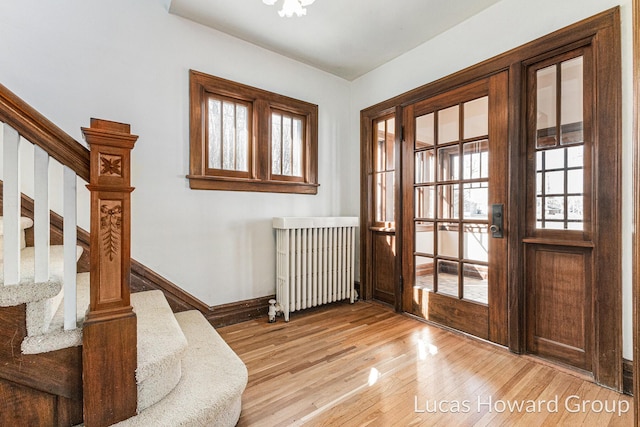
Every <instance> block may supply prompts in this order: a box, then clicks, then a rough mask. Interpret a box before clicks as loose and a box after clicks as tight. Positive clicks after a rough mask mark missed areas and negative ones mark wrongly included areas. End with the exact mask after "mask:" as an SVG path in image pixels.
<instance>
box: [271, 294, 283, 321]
mask: <svg viewBox="0 0 640 427" xmlns="http://www.w3.org/2000/svg"><path fill="white" fill-rule="evenodd" d="M279 311H282V309H281V308H280V304H277V302H276V300H274V299H270V300H269V323H275V321H276V315H277V314H278V312H279Z"/></svg>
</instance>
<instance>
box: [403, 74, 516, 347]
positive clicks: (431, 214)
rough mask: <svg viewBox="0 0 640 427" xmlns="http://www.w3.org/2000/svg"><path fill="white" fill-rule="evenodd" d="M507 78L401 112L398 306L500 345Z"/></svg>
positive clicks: (503, 334)
mask: <svg viewBox="0 0 640 427" xmlns="http://www.w3.org/2000/svg"><path fill="white" fill-rule="evenodd" d="M507 96H508V77H507V73H506V72H502V73H498V74H496V75H493V76H491V77H489V78H486V79H482V80H480V81H477V82H474V83H471V84H468V85H466V86H463V87H461V88H458V89H454V90H451V91H449V92H446V93H443V94H440V95H437V96H435V97H433V98H430V99H427V100H425V101H421V102H418V103H416V104H413V105H410V106H408V107H406V108H405V110H404V113H405V114H404V124H405V140H404V142H403V145H402V149H403V154H402V155H403V162H402V165H403V171H402V174H403V175H402V176H403V181H402V188H403V194H402V196H403V225H402V227H403V236H402V237H403V248H402V250H403V261H402V266H403V278H404V287H403V307H404V310H405V311H407V312H410V313H413V314H415V315H417V316H420V317H424V318H425V319H428V320H431V321H434V322H437V323H440V324H443V325H446V326H448V327H452V328H455V329H459V330H461V331H464V332H467V333H470V334H473V335H475V336H478V337H480V338H483V339H488V340H491V341H493V342H496V343H500V344H503V345H506V344H507V341H508V325H507V280H506V275H507V269H506V266H507V238H506V237H507V234H508V232H509V224H508V223H507V221H506V218H507V217H508V215H507V214H508V210H509V206H508V194H507V177H508V159H507V156H508V140H507V130H508V120H507V118H508V114H507V112H508V108H507Z"/></svg>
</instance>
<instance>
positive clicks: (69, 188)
mask: <svg viewBox="0 0 640 427" xmlns="http://www.w3.org/2000/svg"><path fill="white" fill-rule="evenodd" d="M0 127H1V129H0V142H1V143H2V144H3V151H2V155H3V162H2V166H3V175H4V176H3V178H4V183H3V227H4V267H3V268H4V285H5V286H12V285H13V286H15V285H17V284H19V283H20V277H21V272H20V249H21V233H22V231H21V225H20V217H21V193H22V192H23V191H24V189H23V188H22V187H21V174H22V172H21V170H20V164H21V161H20V156H21V153H22V152H23V151H24V150H23V148H24V147H27V148H29V149H30V148H31V145H33V159H34V160H33V170H34V175H33V194H34V197H33V198H34V243H35V248H34V249H35V257H36V260H35V282H36V283H37V282H44V281H48V280H50V271H49V252H50V251H49V241H50V235H49V230H50V215H51V213H50V200H49V196H48V194H49V187H50V186H51V183H50V182H49V178H48V176H49V173H48V171H49V164H50V163H51V162H54V161H55V162H59V163H60V164H61V165H62V168H63V179H62V181H63V187H64V191H63V193H64V195H63V203H62V204H63V209H62V210H63V212H62V216H63V218H64V224H63V241H64V250H63V252H64V260H65V261H64V264H65V265H64V278H63V283H64V287H65V289H64V295H65V296H66V297H65V298H64V301H65V302H64V313H65V314H64V317H65V321H64V324H65V329H73V328H76V327H77V317H76V312H77V310H76V307H75V304H76V297H75V295H76V288H75V283H76V265H77V258H76V245H77V235H76V231H77V207H78V206H77V202H76V200H77V182H78V178H80V179H81V181H82V180H83V181H84V182H89V185H87V187H88V188H89V190H90V191H91V227H90V228H91V230H90V231H91V237H90V239H91V244H90V270H91V273H90V274H91V277H90V282H91V289H90V294H91V296H90V304H89V309H88V311H87V314H86V317H85V322H84V325H83V349H82V352H83V355H82V358H83V401H84V411H83V412H84V424H85V425H86V426H88V427H93V426H98V427H100V426H106V425H111V424H114V423H116V422H118V421H121V420H124V419H126V418H129V417H131V416H133V415H135V413H136V409H137V390H136V382H135V370H136V366H137V348H136V347H137V344H136V334H137V333H136V317H135V313H134V312H133V309H132V307H131V305H130V299H129V276H130V267H131V265H130V264H131V261H130V246H131V243H130V237H131V233H130V215H131V213H130V193H131V191H132V190H133V188H131V187H130V182H129V181H130V160H129V159H130V151H131V149H132V148H133V145H134V143H135V141H136V139H137V136H135V135H131V134H130V132H129V125H127V124H122V123H115V122H109V121H105V120H97V119H91V127H89V128H83V134H84V136H85V139H86V141H87V143H88V144H89V145H90V147H91V152H90V151H89V150H88V149H87V148H85V147H84V146H83V145H82V144H80V143H78V142H77V141H76V140H74V139H73V138H72V137H70V136H69V135H67V134H66V133H65V132H64V131H62V130H61V129H60V128H58V127H57V126H56V125H54V124H53V123H52V122H51V121H49V120H48V119H47V118H45V117H44V116H43V115H42V114H40V113H39V112H37V111H36V110H35V109H34V108H33V107H31V106H29V105H28V104H27V103H26V102H24V101H23V100H21V99H20V98H19V97H18V96H16V95H15V94H13V93H12V92H11V91H9V90H8V89H7V88H6V87H4V86H2V85H0ZM27 151H28V150H27Z"/></svg>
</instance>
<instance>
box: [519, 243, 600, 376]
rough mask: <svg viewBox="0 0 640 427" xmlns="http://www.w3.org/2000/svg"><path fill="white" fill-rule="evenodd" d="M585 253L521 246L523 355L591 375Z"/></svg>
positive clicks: (588, 275) (589, 259)
mask: <svg viewBox="0 0 640 427" xmlns="http://www.w3.org/2000/svg"><path fill="white" fill-rule="evenodd" d="M591 256H592V249H591V248H580V247H578V248H573V247H557V246H552V245H528V246H527V261H526V264H527V272H528V277H527V282H528V284H529V286H528V293H527V295H528V299H527V324H528V328H527V332H528V333H527V349H528V351H529V352H531V353H535V354H539V355H544V356H545V357H547V358H551V359H554V360H557V361H560V362H563V363H567V364H569V365H572V366H576V367H578V368H581V369H584V370H586V371H590V370H591V354H592V349H591V342H592V338H591V333H592V331H593V328H592V322H591V321H590V319H591V318H592V315H591V265H592V263H593V260H592V257H591Z"/></svg>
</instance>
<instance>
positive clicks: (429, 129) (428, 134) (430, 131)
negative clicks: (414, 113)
mask: <svg viewBox="0 0 640 427" xmlns="http://www.w3.org/2000/svg"><path fill="white" fill-rule="evenodd" d="M434 135H435V127H434V121H433V113H429V114H425V115H424V116H420V117H416V144H415V148H416V149H418V148H426V147H431V146H433V143H434V141H433V140H434Z"/></svg>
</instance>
